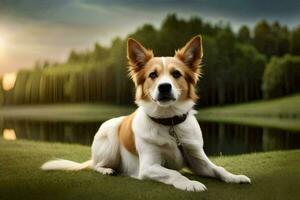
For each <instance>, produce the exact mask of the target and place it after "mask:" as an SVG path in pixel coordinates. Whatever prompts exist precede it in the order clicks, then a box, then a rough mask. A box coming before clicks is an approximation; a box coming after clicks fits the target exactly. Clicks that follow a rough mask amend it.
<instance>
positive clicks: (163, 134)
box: [157, 129, 184, 169]
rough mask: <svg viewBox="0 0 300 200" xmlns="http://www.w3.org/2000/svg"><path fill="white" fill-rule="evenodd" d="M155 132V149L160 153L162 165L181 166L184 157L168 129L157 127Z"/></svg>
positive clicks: (175, 167)
mask: <svg viewBox="0 0 300 200" xmlns="http://www.w3.org/2000/svg"><path fill="white" fill-rule="evenodd" d="M157 133H158V134H157V135H158V136H157V141H158V143H157V149H158V150H159V152H160V154H161V158H162V163H163V165H164V166H165V167H167V168H170V169H180V168H182V167H183V165H184V159H183V156H182V152H181V151H180V148H179V147H178V145H177V143H176V140H175V138H174V136H171V135H170V132H169V131H168V129H158V130H157Z"/></svg>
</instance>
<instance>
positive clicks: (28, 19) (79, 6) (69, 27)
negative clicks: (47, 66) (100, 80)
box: [0, 0, 300, 75]
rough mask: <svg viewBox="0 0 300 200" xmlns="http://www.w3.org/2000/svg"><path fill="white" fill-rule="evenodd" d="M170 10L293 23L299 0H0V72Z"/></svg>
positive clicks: (237, 20) (104, 40)
mask: <svg viewBox="0 0 300 200" xmlns="http://www.w3.org/2000/svg"><path fill="white" fill-rule="evenodd" d="M169 13H177V14H178V16H179V17H183V18H189V17H191V16H199V17H201V18H202V19H203V20H205V21H211V22H213V23H217V22H219V21H220V20H221V21H223V22H230V24H231V25H232V27H233V29H234V30H237V29H238V28H239V27H240V26H241V25H242V24H246V25H249V26H253V24H255V22H257V21H258V20H260V19H266V20H268V21H274V20H278V21H279V22H281V23H283V24H286V25H288V26H289V27H291V28H293V27H295V26H297V25H299V24H300V23H299V21H300V1H299V0H285V1H282V0H226V1H225V0H219V1H217V0H185V1H183V0H152V1H151V0H0V75H3V74H4V73H9V72H15V71H17V70H19V69H21V68H30V67H32V66H33V64H34V63H35V62H36V61H43V60H50V61H59V62H63V61H64V60H65V59H66V58H67V56H68V54H69V52H70V50H72V49H75V50H85V49H88V48H92V46H93V44H94V43H95V42H99V43H101V44H104V45H109V44H110V41H111V39H112V38H114V37H116V36H121V37H125V36H126V35H127V34H128V33H130V32H133V31H135V29H136V28H137V27H139V26H141V25H143V24H144V23H151V24H153V25H154V26H156V27H159V26H160V24H161V21H162V20H163V19H164V17H165V16H166V15H167V14H169Z"/></svg>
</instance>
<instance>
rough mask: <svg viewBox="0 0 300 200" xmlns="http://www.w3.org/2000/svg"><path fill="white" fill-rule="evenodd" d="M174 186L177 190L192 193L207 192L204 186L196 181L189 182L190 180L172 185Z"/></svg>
mask: <svg viewBox="0 0 300 200" xmlns="http://www.w3.org/2000/svg"><path fill="white" fill-rule="evenodd" d="M174 186H175V187H176V188H177V189H180V190H185V191H192V192H202V191H206V190H207V188H206V187H205V185H203V184H202V183H200V182H198V181H191V180H188V181H180V182H177V183H175V184H174Z"/></svg>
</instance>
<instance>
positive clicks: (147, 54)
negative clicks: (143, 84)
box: [127, 38, 153, 73]
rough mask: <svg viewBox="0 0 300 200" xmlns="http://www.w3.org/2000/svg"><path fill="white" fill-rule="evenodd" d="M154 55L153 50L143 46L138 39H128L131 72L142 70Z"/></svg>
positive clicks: (128, 57)
mask: <svg viewBox="0 0 300 200" xmlns="http://www.w3.org/2000/svg"><path fill="white" fill-rule="evenodd" d="M152 57H153V52H152V51H151V50H148V49H146V48H145V47H143V45H141V44H140V43H139V42H138V41H136V40H134V39H132V38H129V39H128V40H127V59H128V63H129V65H130V71H131V72H134V73H136V72H138V71H140V70H141V69H142V68H143V66H145V64H146V63H147V62H148V61H149V60H150V59H151V58H152Z"/></svg>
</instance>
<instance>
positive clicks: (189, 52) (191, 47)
mask: <svg viewBox="0 0 300 200" xmlns="http://www.w3.org/2000/svg"><path fill="white" fill-rule="evenodd" d="M175 57H177V58H178V59H180V60H181V61H183V62H184V63H185V64H186V65H187V66H188V67H190V68H191V69H192V70H193V71H197V70H198V68H199V65H200V63H201V60H202V57H203V51H202V39H201V36H200V35H198V36H195V37H193V38H192V39H191V40H190V41H189V42H188V43H186V45H185V46H184V47H182V48H181V49H179V50H178V51H176V53H175Z"/></svg>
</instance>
